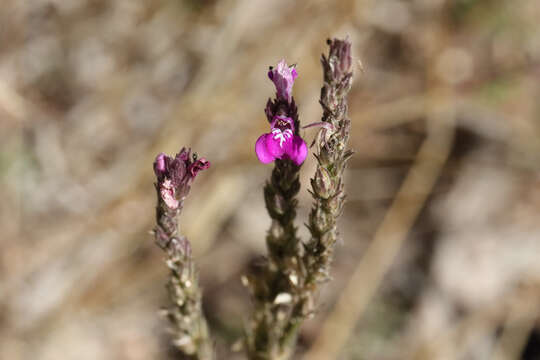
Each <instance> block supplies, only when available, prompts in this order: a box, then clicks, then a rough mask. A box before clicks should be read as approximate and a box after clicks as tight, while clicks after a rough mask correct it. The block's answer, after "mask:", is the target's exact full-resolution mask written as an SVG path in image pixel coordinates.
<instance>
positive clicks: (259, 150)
mask: <svg viewBox="0 0 540 360" xmlns="http://www.w3.org/2000/svg"><path fill="white" fill-rule="evenodd" d="M268 135H272V134H263V135H261V136H259V138H258V139H257V142H256V143H255V154H257V158H258V159H259V161H260V162H262V163H263V164H268V163H271V162H272V161H274V160H275V159H276V157H275V156H274V155H272V154H271V153H270V152H269V151H268V149H267V148H266V137H267V136H268Z"/></svg>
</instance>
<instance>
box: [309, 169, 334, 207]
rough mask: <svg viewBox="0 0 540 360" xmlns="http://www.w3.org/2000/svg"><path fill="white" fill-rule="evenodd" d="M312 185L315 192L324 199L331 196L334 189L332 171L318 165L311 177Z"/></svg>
mask: <svg viewBox="0 0 540 360" xmlns="http://www.w3.org/2000/svg"><path fill="white" fill-rule="evenodd" d="M311 186H312V187H313V191H314V192H315V194H317V195H318V196H319V197H320V198H323V199H328V198H329V197H331V196H332V193H333V190H334V182H333V180H332V177H331V175H330V173H329V172H328V170H326V169H325V168H324V167H321V166H319V167H317V171H316V172H315V176H314V177H313V179H311Z"/></svg>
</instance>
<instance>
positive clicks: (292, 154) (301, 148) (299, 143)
mask: <svg viewBox="0 0 540 360" xmlns="http://www.w3.org/2000/svg"><path fill="white" fill-rule="evenodd" d="M270 127H271V129H272V130H271V131H270V132H269V133H267V134H263V135H261V136H260V137H259V139H257V142H256V143H255V153H256V154H257V157H258V158H259V161H260V162H262V163H263V164H268V163H270V162H272V161H274V160H276V159H291V160H292V161H293V162H294V163H295V164H296V165H300V164H302V163H303V162H304V160H305V159H306V156H307V152H308V149H307V145H306V143H305V141H304V140H303V139H302V138H301V137H300V136H298V135H295V134H294V132H295V129H294V122H293V120H292V119H291V118H289V117H285V116H280V115H277V116H274V120H273V121H272V123H271V124H270Z"/></svg>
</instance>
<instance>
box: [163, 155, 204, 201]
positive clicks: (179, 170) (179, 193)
mask: <svg viewBox="0 0 540 360" xmlns="http://www.w3.org/2000/svg"><path fill="white" fill-rule="evenodd" d="M209 167H210V162H209V161H208V160H206V159H205V158H200V159H197V156H196V155H195V154H193V155H192V154H191V149H188V150H186V149H185V148H182V150H180V152H179V153H178V154H176V156H175V157H174V158H172V157H170V156H167V155H166V154H164V153H161V154H159V155H158V156H156V160H155V161H154V173H155V174H156V177H157V184H156V186H157V187H158V190H159V193H160V196H161V199H162V200H163V202H165V204H166V205H167V206H168V207H169V208H171V209H173V210H174V209H177V208H178V206H179V205H180V201H182V200H183V198H184V197H185V196H186V195H187V194H188V192H189V190H190V188H191V183H192V182H193V180H194V179H195V177H196V176H197V173H198V172H199V171H201V170H204V169H208V168H209Z"/></svg>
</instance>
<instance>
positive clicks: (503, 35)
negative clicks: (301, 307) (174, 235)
mask: <svg viewBox="0 0 540 360" xmlns="http://www.w3.org/2000/svg"><path fill="white" fill-rule="evenodd" d="M539 18H540V4H539V3H538V1H537V0H516V1H503V0H454V1H445V0H364V1H353V0H341V1H339V2H338V1H336V2H332V1H324V0H314V1H306V2H295V1H286V0H275V1H264V0H200V1H196V0H145V1H143V0H114V1H107V0H33V1H20V0H19V1H17V0H3V1H2V2H1V3H0V196H1V201H0V230H1V236H0V359H2V360H4V359H5V360H18V359H40V360H41V359H43V360H45V359H47V360H49V359H51V360H53V359H77V360H79V359H82V360H85V359H133V360H135V359H170V358H173V357H174V355H175V354H174V352H172V351H171V348H170V347H169V343H168V336H167V332H166V325H167V324H166V321H165V319H163V318H160V317H159V315H158V310H159V308H160V307H162V306H164V305H166V304H167V298H166V291H165V287H164V284H165V282H166V277H167V269H166V267H165V265H164V263H163V258H164V255H163V253H162V252H161V250H160V249H159V248H157V247H156V246H155V245H154V244H153V240H152V237H151V236H150V235H149V233H148V231H149V230H150V229H151V228H152V227H153V223H154V206H155V198H154V197H155V193H154V189H153V185H152V182H153V173H152V161H153V159H154V157H155V155H156V154H157V153H158V152H161V151H165V152H167V153H170V154H173V153H175V152H176V151H178V150H179V149H180V148H181V147H182V146H190V147H192V148H193V149H194V150H196V151H197V152H198V153H199V154H200V155H202V156H205V157H207V158H208V159H209V160H210V161H211V162H212V167H211V168H210V170H208V171H205V172H204V173H202V174H201V175H200V176H199V177H198V179H197V181H196V183H195V185H194V187H193V189H192V192H191V196H190V197H189V198H188V200H187V203H186V207H185V210H184V212H183V214H182V217H181V224H182V226H183V231H184V232H185V233H186V234H187V235H188V237H189V238H190V239H191V241H192V244H193V248H194V254H195V257H196V260H197V263H198V266H199V269H200V276H201V281H202V284H203V287H204V290H205V300H204V308H205V311H206V313H207V316H208V318H209V321H210V323H211V326H212V331H213V335H214V337H215V341H216V348H217V352H218V355H219V358H221V359H241V358H243V354H242V353H241V352H240V353H238V352H234V351H232V350H231V347H233V344H235V342H236V341H237V340H238V338H239V337H240V336H241V335H242V332H243V328H244V324H245V321H246V319H247V316H248V313H249V311H248V310H247V309H249V306H250V305H249V296H248V292H247V290H246V289H244V288H243V287H242V285H241V282H240V277H241V275H242V274H243V273H245V271H246V268H247V265H248V264H249V263H250V261H252V260H253V259H255V258H257V257H258V256H260V255H262V254H264V253H265V245H264V235H265V232H266V229H267V228H268V226H269V223H270V222H269V219H268V217H267V215H266V213H265V208H264V203H263V197H262V185H263V184H264V182H265V181H266V179H267V178H268V176H269V174H270V172H271V168H272V167H271V166H265V165H262V164H260V163H259V162H258V161H257V159H256V157H255V154H254V152H253V145H254V142H255V140H256V139H257V137H258V136H259V135H260V134H262V133H263V132H267V131H268V124H267V122H266V120H265V116H264V112H263V108H264V106H265V103H266V100H267V99H268V98H269V97H271V96H273V94H274V89H273V85H272V83H271V82H270V81H269V80H268V79H267V78H266V72H267V67H268V66H269V65H273V64H276V63H277V62H278V61H279V60H280V59H281V58H285V59H286V60H287V61H288V62H289V63H297V66H298V73H299V78H298V79H297V81H296V84H295V92H294V96H295V98H296V100H297V103H298V106H299V112H300V119H301V121H302V122H303V124H308V123H311V122H316V121H318V120H319V119H320V116H321V109H320V106H319V105H318V96H319V91H320V87H321V84H322V72H321V67H320V63H319V58H320V54H321V53H322V52H326V51H327V49H326V45H325V40H326V39H327V38H328V37H333V36H339V37H344V36H347V35H348V36H349V38H350V39H351V41H352V43H353V49H354V55H355V57H356V59H355V60H357V62H358V65H357V66H356V77H355V82H354V87H353V89H352V91H351V94H350V97H349V105H350V109H349V110H350V117H351V119H352V134H351V141H350V145H351V147H352V148H353V149H355V151H356V155H355V156H354V157H353V159H352V161H351V162H350V167H349V171H348V174H347V179H346V180H347V183H346V189H347V192H348V203H347V207H346V209H345V213H344V215H343V216H342V218H341V222H340V226H341V235H342V237H343V243H341V244H339V245H338V246H337V251H336V257H335V261H334V268H333V276H334V280H333V281H332V282H331V283H329V284H327V285H326V286H325V287H324V290H323V291H322V292H321V294H320V299H319V303H320V307H319V312H318V313H317V314H316V316H315V317H314V318H313V319H311V320H309V321H307V322H306V323H305V325H304V327H303V331H302V334H301V337H300V342H299V347H298V356H297V358H299V359H300V358H303V359H308V360H310V359H473V360H474V359H540V323H539V317H538V312H539V310H540V222H539V221H538V214H539V212H540V173H539V170H540V122H539V120H540V104H539V101H538V99H540V81H539V80H540V23H539V22H538V19H539ZM315 132H316V129H308V130H305V132H304V133H303V135H304V136H305V138H306V141H307V142H308V143H309V142H310V141H311V140H312V139H313V137H314V135H315ZM313 171H314V161H313V159H312V158H309V159H308V160H307V161H306V163H305V165H304V166H303V168H302V180H303V189H302V191H301V195H300V211H299V220H298V226H299V228H300V233H301V234H302V236H304V237H305V236H307V232H306V230H305V228H304V227H303V225H302V224H303V222H304V220H303V219H305V218H306V215H307V213H308V211H309V207H310V203H311V200H310V196H309V194H308V193H307V191H306V184H308V183H309V177H310V175H311V174H312V173H313Z"/></svg>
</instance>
